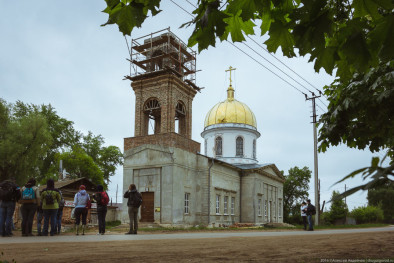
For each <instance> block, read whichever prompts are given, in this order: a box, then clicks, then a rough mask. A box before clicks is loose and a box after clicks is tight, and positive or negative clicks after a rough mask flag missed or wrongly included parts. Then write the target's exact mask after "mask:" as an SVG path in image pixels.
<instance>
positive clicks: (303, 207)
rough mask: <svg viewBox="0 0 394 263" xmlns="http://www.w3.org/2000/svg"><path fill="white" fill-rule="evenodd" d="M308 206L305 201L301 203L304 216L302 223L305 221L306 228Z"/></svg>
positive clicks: (302, 215)
mask: <svg viewBox="0 0 394 263" xmlns="http://www.w3.org/2000/svg"><path fill="white" fill-rule="evenodd" d="M307 207H308V206H307V205H306V203H305V202H302V204H301V217H302V223H304V230H306V225H307V219H306V208H307Z"/></svg>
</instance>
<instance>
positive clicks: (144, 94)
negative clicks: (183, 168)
mask: <svg viewBox="0 0 394 263" xmlns="http://www.w3.org/2000/svg"><path fill="white" fill-rule="evenodd" d="M128 60H129V61H130V63H131V67H130V68H131V69H133V70H134V72H133V74H132V72H130V76H126V78H127V79H129V80H131V81H132V82H131V87H132V88H133V90H134V92H135V131H134V137H130V138H125V139H124V150H125V151H126V150H128V149H131V148H134V147H138V146H140V145H144V144H158V145H161V146H167V147H176V148H181V149H184V150H187V151H189V152H193V153H196V152H199V151H200V144H199V143H198V142H195V141H193V140H192V139H191V135H192V102H193V99H194V96H195V95H196V93H197V91H200V88H199V87H197V86H196V84H195V77H196V76H195V75H196V52H195V51H193V50H191V49H190V48H188V47H187V46H186V44H185V43H183V42H182V40H180V39H179V38H178V37H177V36H176V35H175V34H173V33H172V32H171V31H170V30H169V28H168V29H164V30H161V31H158V32H155V33H152V34H149V35H146V36H143V37H140V38H137V39H132V40H131V46H130V59H128Z"/></svg>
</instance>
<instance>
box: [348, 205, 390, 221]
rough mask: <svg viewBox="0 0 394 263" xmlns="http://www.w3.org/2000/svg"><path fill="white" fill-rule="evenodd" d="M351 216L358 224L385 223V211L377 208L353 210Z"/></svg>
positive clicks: (367, 207)
mask: <svg viewBox="0 0 394 263" xmlns="http://www.w3.org/2000/svg"><path fill="white" fill-rule="evenodd" d="M351 216H352V217H354V219H356V222H357V224H364V223H378V222H382V221H383V218H384V216H383V210H382V209H381V208H380V207H377V206H365V207H357V208H355V209H353V210H352V212H351Z"/></svg>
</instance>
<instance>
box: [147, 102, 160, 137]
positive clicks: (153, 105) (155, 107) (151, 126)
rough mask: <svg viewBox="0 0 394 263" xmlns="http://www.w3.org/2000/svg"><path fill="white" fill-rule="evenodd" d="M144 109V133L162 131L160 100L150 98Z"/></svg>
mask: <svg viewBox="0 0 394 263" xmlns="http://www.w3.org/2000/svg"><path fill="white" fill-rule="evenodd" d="M143 110H144V120H143V135H150V134H158V133H160V126H161V106H160V103H159V101H158V100H157V99H156V98H150V99H148V100H147V101H146V102H145V104H144V109H143ZM152 122H153V123H152Z"/></svg>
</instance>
